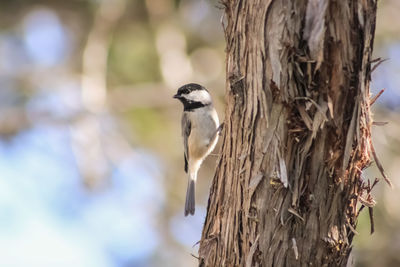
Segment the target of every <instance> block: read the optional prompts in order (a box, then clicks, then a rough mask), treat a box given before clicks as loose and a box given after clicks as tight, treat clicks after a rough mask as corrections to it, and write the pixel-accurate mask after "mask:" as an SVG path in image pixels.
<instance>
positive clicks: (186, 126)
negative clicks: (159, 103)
mask: <svg viewBox="0 0 400 267" xmlns="http://www.w3.org/2000/svg"><path fill="white" fill-rule="evenodd" d="M191 130H192V125H191V123H190V120H189V118H188V116H187V114H186V113H183V115H182V136H183V147H184V157H185V172H186V173H187V172H188V157H189V147H188V138H189V135H190V132H191Z"/></svg>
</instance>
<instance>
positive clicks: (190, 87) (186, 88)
mask: <svg viewBox="0 0 400 267" xmlns="http://www.w3.org/2000/svg"><path fill="white" fill-rule="evenodd" d="M197 90H205V91H207V89H206V88H204V87H203V86H201V85H200V84H197V83H188V84H185V85H183V86H181V87H180V88H179V89H178V92H177V93H176V95H174V98H178V99H179V98H181V97H183V96H184V95H188V94H190V93H191V92H193V91H197ZM207 92H208V91H207Z"/></svg>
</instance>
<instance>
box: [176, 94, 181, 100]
mask: <svg viewBox="0 0 400 267" xmlns="http://www.w3.org/2000/svg"><path fill="white" fill-rule="evenodd" d="M174 98H177V99H180V98H182V97H181V96H180V95H178V94H176V95H174Z"/></svg>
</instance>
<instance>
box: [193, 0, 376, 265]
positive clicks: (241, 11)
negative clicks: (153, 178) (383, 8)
mask: <svg viewBox="0 0 400 267" xmlns="http://www.w3.org/2000/svg"><path fill="white" fill-rule="evenodd" d="M222 3H223V5H224V7H225V17H226V19H227V25H226V28H225V35H226V43H227V45H226V62H227V67H226V68H227V69H226V72H227V81H226V102H227V107H226V113H225V127H224V137H223V138H222V139H223V145H222V148H221V155H220V158H219V160H218V166H217V170H216V174H215V177H214V180H213V184H212V187H211V192H210V198H209V205H208V209H207V217H206V221H205V224H204V228H203V234H202V239H201V242H200V249H199V257H200V260H199V264H200V266H346V264H347V261H348V258H349V255H350V252H351V243H352V240H353V237H354V235H355V233H356V231H355V228H356V224H357V216H358V212H359V207H360V205H361V204H362V203H361V204H359V205H358V206H357V204H358V203H360V198H362V199H363V200H365V199H368V201H370V202H371V203H372V202H373V200H371V196H370V195H369V193H370V189H367V187H368V186H367V185H365V184H364V181H363V179H362V176H361V175H362V170H363V169H364V168H366V167H367V166H368V165H369V164H370V157H371V154H372V152H373V148H372V145H371V142H370V127H371V124H372V119H371V114H370V99H369V84H370V69H371V66H370V65H371V54H372V48H373V37H374V31H375V18H376V1H374V0H354V1H334V0H308V1H307V0H299V1H290V0H281V1H277V0H269V1H268V0H265V1H262V0H251V1H243V0H224V1H222ZM374 184H375V183H374Z"/></svg>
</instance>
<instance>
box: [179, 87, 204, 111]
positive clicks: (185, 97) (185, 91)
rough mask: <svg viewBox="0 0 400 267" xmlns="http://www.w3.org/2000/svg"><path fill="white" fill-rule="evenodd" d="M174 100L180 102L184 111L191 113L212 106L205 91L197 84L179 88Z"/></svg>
mask: <svg viewBox="0 0 400 267" xmlns="http://www.w3.org/2000/svg"><path fill="white" fill-rule="evenodd" d="M174 98H176V99H178V100H179V101H181V102H182V104H183V107H184V110H185V111H192V110H194V109H196V108H201V107H205V106H208V105H211V104H212V100H211V96H210V94H209V93H208V91H207V89H206V88H204V87H203V86H201V85H200V84H197V83H189V84H185V85H184V86H181V87H180V88H179V89H178V92H177V93H176V95H174Z"/></svg>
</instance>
